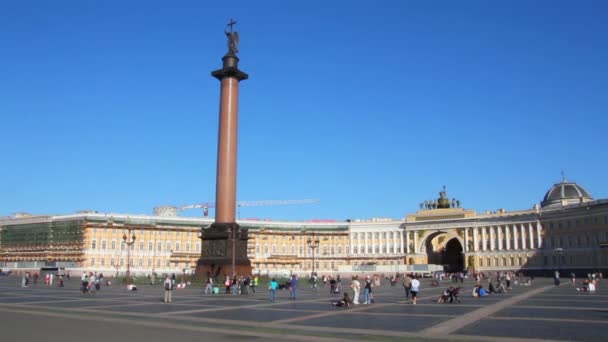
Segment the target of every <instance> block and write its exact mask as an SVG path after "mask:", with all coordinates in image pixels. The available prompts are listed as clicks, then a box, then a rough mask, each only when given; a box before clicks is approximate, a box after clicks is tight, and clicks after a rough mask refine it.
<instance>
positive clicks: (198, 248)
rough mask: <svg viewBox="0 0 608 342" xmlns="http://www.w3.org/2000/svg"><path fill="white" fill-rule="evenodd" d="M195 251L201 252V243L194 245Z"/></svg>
mask: <svg viewBox="0 0 608 342" xmlns="http://www.w3.org/2000/svg"><path fill="white" fill-rule="evenodd" d="M196 251H197V252H200V251H201V243H200V242H197V243H196Z"/></svg>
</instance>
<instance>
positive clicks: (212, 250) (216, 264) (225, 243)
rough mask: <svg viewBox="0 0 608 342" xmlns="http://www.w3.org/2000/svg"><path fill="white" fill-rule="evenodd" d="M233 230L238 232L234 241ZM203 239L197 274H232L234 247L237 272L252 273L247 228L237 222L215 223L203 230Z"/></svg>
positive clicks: (238, 273)
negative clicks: (248, 256) (248, 255)
mask: <svg viewBox="0 0 608 342" xmlns="http://www.w3.org/2000/svg"><path fill="white" fill-rule="evenodd" d="M233 232H236V238H235V239H234V241H233ZM201 239H202V251H201V258H200V259H199V260H198V263H197V266H196V274H197V275H202V276H204V277H206V276H208V275H211V276H226V275H228V276H232V273H233V270H232V258H233V253H232V251H233V248H234V251H235V253H234V265H235V269H234V272H235V274H236V275H250V274H251V271H252V269H251V261H250V260H249V259H248V258H247V240H248V236H247V230H246V229H241V228H240V227H239V225H238V224H237V223H214V224H212V225H211V227H209V228H207V229H205V230H204V231H203V233H202V238H201Z"/></svg>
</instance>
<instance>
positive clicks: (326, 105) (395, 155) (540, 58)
mask: <svg viewBox="0 0 608 342" xmlns="http://www.w3.org/2000/svg"><path fill="white" fill-rule="evenodd" d="M125 3H126V4H125ZM220 3H221V4H222V5H220V6H217V5H218V4H220ZM230 3H234V5H228V2H226V1H222V2H219V1H176V2H170V1H140V2H135V1H2V2H0V56H1V60H0V61H1V63H0V118H1V123H2V130H1V131H0V154H1V156H2V159H1V163H0V216H2V215H8V214H11V213H13V212H16V211H25V212H31V213H39V214H45V213H55V214H65V213H72V212H74V211H76V210H81V209H93V210H99V211H112V212H121V213H151V211H152V207H154V206H156V205H182V204H189V203H196V202H201V201H214V200H215V172H216V169H215V163H216V151H217V129H218V128H217V125H218V106H219V99H218V98H219V82H218V81H217V80H216V79H214V78H212V77H211V76H210V72H211V71H212V70H215V69H218V68H219V67H220V65H221V57H222V56H223V54H224V53H225V52H226V40H225V36H224V33H223V30H224V25H225V23H226V22H227V20H228V19H229V18H230V17H234V18H235V19H236V20H237V21H238V26H237V29H238V31H239V34H240V36H241V45H240V50H241V52H240V54H239V56H240V58H241V62H240V66H241V68H242V69H243V70H244V71H245V72H247V73H249V74H250V79H249V80H247V81H244V82H242V83H241V97H240V111H239V116H240V123H239V125H240V126H239V133H240V136H239V164H238V199H239V200H242V201H244V200H264V199H301V198H319V199H321V202H319V203H318V204H308V205H300V206H289V207H287V206H283V207H280V206H277V207H257V208H245V209H242V211H241V213H240V214H241V217H243V218H244V217H260V218H273V219H290V220H295V219H312V218H320V219H338V220H343V219H347V218H368V217H374V216H382V217H391V218H395V219H399V218H402V217H404V216H405V215H406V214H407V213H412V212H414V211H416V210H417V209H418V204H419V203H420V202H421V201H424V200H425V199H434V198H436V197H437V193H438V191H440V190H441V187H442V186H443V185H446V186H447V189H448V195H449V196H450V197H456V198H458V199H460V200H461V201H462V203H463V205H464V206H465V207H466V208H471V209H476V210H478V211H483V210H486V209H490V210H495V209H498V208H506V209H507V210H517V209H526V208H530V207H532V206H533V205H534V203H538V202H540V200H541V199H542V196H543V195H544V193H545V192H546V191H547V189H549V187H550V186H551V185H552V184H553V183H555V182H557V181H559V180H560V179H561V176H560V172H561V171H562V170H563V171H564V172H565V174H566V177H567V178H568V179H571V180H574V181H576V182H578V183H579V184H581V185H582V186H584V187H585V188H586V189H587V190H588V191H590V192H591V194H592V195H593V196H594V197H595V198H608V185H607V184H606V175H608V158H607V147H608V143H607V140H606V130H607V129H608V115H607V108H608V45H607V42H606V39H607V38H606V37H608V2H606V1H601V0H597V1H578V2H573V1H502V2H498V1H297V2H296V1H255V2H254V1H232V2H230ZM189 215H200V213H199V212H191V213H189Z"/></svg>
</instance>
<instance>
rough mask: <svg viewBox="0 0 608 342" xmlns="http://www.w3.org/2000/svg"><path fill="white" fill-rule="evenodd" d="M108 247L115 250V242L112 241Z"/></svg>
mask: <svg viewBox="0 0 608 342" xmlns="http://www.w3.org/2000/svg"><path fill="white" fill-rule="evenodd" d="M110 247H111V249H112V250H115V249H116V241H114V240H112V243H111V244H110Z"/></svg>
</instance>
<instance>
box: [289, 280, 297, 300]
mask: <svg viewBox="0 0 608 342" xmlns="http://www.w3.org/2000/svg"><path fill="white" fill-rule="evenodd" d="M297 291H298V276H297V275H295V274H294V275H292V276H291V283H290V285H289V299H296V294H297Z"/></svg>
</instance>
